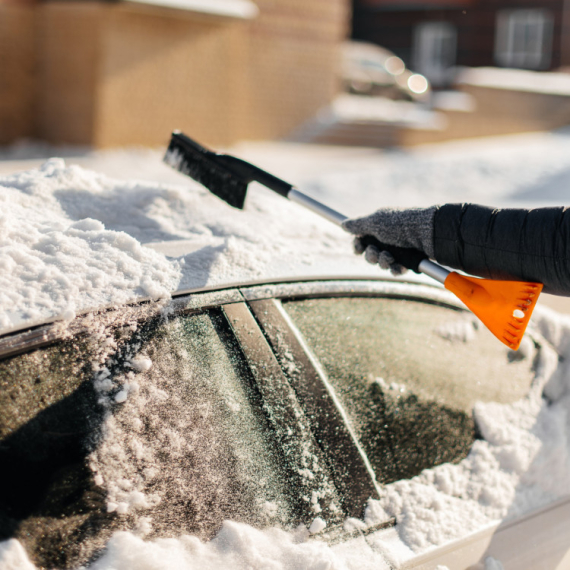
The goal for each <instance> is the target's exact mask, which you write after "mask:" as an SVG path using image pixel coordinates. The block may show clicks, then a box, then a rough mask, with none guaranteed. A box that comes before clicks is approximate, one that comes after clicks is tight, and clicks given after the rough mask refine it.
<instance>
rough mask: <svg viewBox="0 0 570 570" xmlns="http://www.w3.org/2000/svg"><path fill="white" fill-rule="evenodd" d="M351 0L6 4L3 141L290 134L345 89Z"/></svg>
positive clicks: (2, 21) (146, 141)
mask: <svg viewBox="0 0 570 570" xmlns="http://www.w3.org/2000/svg"><path fill="white" fill-rule="evenodd" d="M349 21H350V2H349V0H310V1H309V2H306V1H304V0H255V2H252V1H251V0H136V1H135V0H133V1H123V0H119V1H114V2H107V1H104V0H83V1H80V2H79V1H77V2H75V1H65V0H63V1H62V0H51V1H39V2H37V3H36V2H33V1H32V0H0V66H1V69H2V73H1V74H0V144H9V143H12V142H14V141H16V140H18V139H20V138H23V137H29V138H35V139H41V140H45V141H48V142H51V143H56V144H57V143H66V144H82V145H91V146H95V147H110V146H120V145H133V144H141V145H159V144H164V143H166V142H167V141H168V138H169V133H170V131H171V130H172V129H175V128H179V129H182V130H185V131H187V132H188V133H190V134H192V136H195V137H196V138H197V139H199V140H203V141H204V142H206V143H208V144H212V145H225V144H230V143H232V142H234V141H237V140H242V139H272V138H278V137H283V136H284V135H287V134H288V133H289V132H291V131H292V130H293V129H294V128H295V127H296V126H298V125H299V124H300V123H302V122H303V121H305V120H306V119H308V118H309V117H311V116H312V115H313V114H314V113H315V112H316V111H317V110H318V109H320V108H321V107H323V106H325V105H327V104H328V103H329V102H330V101H331V100H332V99H333V98H334V96H335V95H336V93H337V90H338V65H339V49H340V45H341V43H342V41H343V40H344V39H345V38H346V36H347V35H348V33H349Z"/></svg>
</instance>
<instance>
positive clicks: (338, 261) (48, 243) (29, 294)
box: [0, 135, 570, 570]
mask: <svg viewBox="0 0 570 570" xmlns="http://www.w3.org/2000/svg"><path fill="white" fill-rule="evenodd" d="M541 137H542V138H540V140H539V139H537V138H536V137H533V138H532V139H530V138H528V137H523V138H518V139H517V140H518V147H517V145H514V146H513V145H511V146H510V147H509V149H505V151H502V150H501V149H500V147H501V145H502V144H504V140H506V139H503V140H502V141H498V143H497V145H496V146H495V147H493V145H489V144H488V143H485V144H484V145H483V144H481V146H480V148H479V149H478V150H477V149H475V150H473V149H474V148H475V147H473V146H471V150H469V151H466V148H467V146H466V145H468V144H472V143H463V145H462V144H456V145H455V146H454V149H451V147H450V146H447V147H446V146H445V145H444V146H442V147H441V148H443V150H444V152H442V153H440V154H439V155H436V154H435V153H434V154H433V156H431V155H430V152H431V151H425V152H423V154H422V152H420V153H418V154H416V155H415V156H414V157H411V158H410V157H408V158H406V156H404V155H401V154H395V153H392V154H390V155H387V156H386V157H385V158H380V157H379V156H377V155H374V156H372V157H371V158H372V161H373V162H374V164H373V165H372V164H371V163H369V164H366V165H365V164H363V163H360V164H358V165H357V167H356V168H352V169H348V168H346V169H345V170H344V171H343V172H340V171H339V170H336V171H334V170H333V171H331V172H329V173H328V174H327V175H326V176H325V175H321V176H319V177H318V178H316V179H315V181H314V182H313V183H312V185H309V186H308V187H307V186H306V188H307V189H308V190H311V191H312V192H313V193H314V194H315V195H316V197H319V196H322V195H323V194H324V195H325V198H326V191H327V190H328V191H329V192H330V191H331V189H335V188H336V189H340V190H342V191H343V192H344V193H343V194H337V198H335V200H336V203H333V204H332V205H333V206H335V207H339V206H340V208H341V209H343V210H344V211H346V213H348V214H353V213H355V212H354V210H352V211H351V210H350V208H351V207H355V205H356V206H357V207H363V206H362V204H364V206H365V207H366V208H368V204H372V207H374V204H373V202H374V199H372V198H370V196H371V194H370V193H371V192H373V193H375V194H374V195H375V196H377V199H376V205H377V206H379V205H380V204H379V203H378V202H380V201H382V203H383V204H384V205H400V206H402V205H412V204H414V205H431V204H432V203H434V202H438V201H443V200H454V201H460V200H462V199H465V198H463V196H469V199H470V200H472V201H481V202H488V201H490V200H492V201H493V203H495V204H496V203H497V201H500V202H501V203H502V204H501V205H504V204H507V203H509V202H510V204H511V205H512V204H513V203H518V204H522V203H524V202H525V201H528V202H533V201H540V202H541V203H544V201H545V200H546V199H550V200H553V201H554V200H555V201H560V200H561V199H562V197H563V196H565V188H566V184H565V183H564V176H565V174H566V172H568V168H567V165H568V152H567V151H568V146H570V145H569V142H570V139H568V137H564V136H562V135H553V136H550V135H548V136H546V135H545V136H542V135H541ZM537 141H538V142H537ZM540 141H542V142H540ZM497 149H499V150H497ZM121 168H123V164H121ZM277 173H278V174H279V172H277ZM517 177H519V178H520V181H519V182H517ZM545 181H547V182H545ZM545 191H548V192H549V193H545ZM381 192H383V194H382V195H381V198H382V200H380V198H379V196H380V193H381ZM366 195H367V196H369V199H368V201H366V200H364V197H365V196H366ZM0 201H1V204H0V308H1V310H0V332H7V331H9V330H15V329H17V328H20V327H22V326H28V325H29V324H32V323H39V322H44V321H45V320H49V319H53V318H56V317H58V316H59V317H62V316H63V317H67V318H71V317H72V316H73V314H74V313H76V312H80V311H84V310H88V309H89V308H94V307H100V306H107V305H112V304H120V303H124V302H129V301H133V300H137V299H141V298H145V297H149V296H168V295H169V294H170V293H172V292H174V291H183V290H188V289H205V288H208V287H217V286H220V287H221V286H223V285H225V284H226V285H227V284H231V283H233V282H236V281H249V282H252V281H256V280H260V279H266V280H270V279H272V278H275V279H276V280H277V279H278V278H279V277H280V278H287V276H292V277H293V276H295V275H296V276H299V275H309V274H311V275H315V276H318V275H319V272H320V274H321V275H326V274H328V275H331V274H332V275H343V274H344V275H346V276H350V274H354V275H357V274H358V275H363V276H371V277H374V276H378V270H377V268H374V267H371V266H368V265H367V264H365V263H364V262H363V261H362V260H361V259H360V258H358V257H356V256H353V255H352V253H351V248H350V239H347V236H346V235H345V234H343V232H342V231H341V230H339V229H338V228H336V227H334V226H332V225H331V224H329V223H328V222H326V221H324V220H320V219H319V218H317V217H316V216H314V215H313V214H311V213H310V212H306V211H304V210H303V209H302V208H300V207H299V206H297V205H295V204H291V203H289V202H287V201H285V200H283V199H282V198H280V197H278V196H274V195H272V194H271V193H269V192H265V191H261V190H259V189H255V188H252V191H251V193H250V195H249V196H248V199H247V205H246V209H245V211H243V212H238V211H236V210H232V209H230V207H229V206H226V205H225V204H222V203H221V202H219V201H218V200H217V199H216V198H214V197H213V196H211V195H210V194H209V193H208V192H207V191H205V190H203V189H202V188H201V187H199V186H197V185H195V184H193V183H192V182H191V181H186V180H185V181H184V183H183V184H182V183H180V184H174V183H173V184H168V185H166V184H163V183H158V182H135V181H117V180H113V179H110V178H107V177H105V176H103V175H101V174H97V173H95V172H92V171H90V170H85V169H83V168H80V167H78V166H66V165H65V163H64V162H63V161H62V160H60V159H52V160H49V161H48V162H46V163H45V164H44V165H43V166H42V167H41V168H39V169H32V170H27V171H24V172H20V173H17V174H12V175H9V176H4V177H3V178H1V179H0ZM359 202H360V206H359V205H358V204H359ZM345 207H346V209H344V208H345ZM370 209H372V208H370ZM356 213H357V212H356ZM363 213H364V212H363ZM534 322H535V326H536V329H537V331H538V333H539V334H538V335H537V338H539V339H540V335H542V336H543V337H544V339H545V340H541V343H542V344H543V346H544V348H545V350H542V351H541V353H540V357H539V358H537V360H536V363H535V364H536V368H537V380H536V382H535V384H534V386H533V388H532V390H531V393H530V394H529V396H528V397H527V398H524V399H523V400H521V401H519V402H516V403H515V404H511V405H499V404H495V403H487V404H480V405H477V407H476V409H475V416H476V419H477V422H478V426H479V428H480V430H481V433H482V435H483V436H484V439H481V440H477V442H476V443H475V445H474V446H473V449H472V451H471V453H470V454H469V456H468V457H467V458H466V459H465V460H463V461H461V462H460V463H458V464H446V465H441V466H439V467H437V468H435V469H430V470H426V471H424V472H423V473H422V474H421V475H420V476H418V477H415V478H413V479H411V480H406V481H400V482H396V483H394V484H391V485H387V486H386V487H385V488H384V495H383V496H382V498H381V500H380V501H374V502H371V503H370V504H369V508H368V510H367V513H366V523H367V524H375V523H376V522H378V521H381V520H384V519H385V518H386V517H389V516H394V517H396V518H397V523H398V525H397V532H398V533H399V536H400V538H401V539H402V541H403V542H404V544H405V547H406V548H407V549H408V550H407V551H406V552H404V553H403V554H402V552H401V551H396V550H395V549H392V548H391V546H390V544H389V543H388V542H385V543H383V542H382V541H383V540H384V538H383V537H380V539H379V541H378V542H376V543H375V547H376V551H373V550H371V549H370V548H369V545H368V544H367V543H366V541H365V540H364V539H363V538H360V539H358V540H357V541H354V542H353V543H351V544H340V545H337V546H334V547H333V548H330V547H328V546H327V545H325V544H323V543H319V542H316V541H308V542H303V541H299V540H298V536H297V535H295V533H288V532H284V531H282V530H279V529H266V530H263V531H261V530H256V529H253V528H251V527H248V526H247V525H244V524H240V523H236V522H230V521H228V522H226V523H224V525H223V527H222V529H221V531H220V533H219V534H218V535H217V537H216V538H214V539H213V540H212V541H210V542H208V543H202V542H200V541H199V540H198V539H197V538H196V537H190V536H183V537H173V538H169V539H159V540H155V541H144V540H143V539H142V538H141V537H139V536H137V535H135V534H134V533H127V532H124V533H118V534H116V535H114V536H113V537H112V538H111V541H110V542H109V543H108V545H107V549H106V551H105V553H104V555H103V557H102V558H101V559H99V560H98V561H96V562H95V563H94V565H93V566H92V568H93V569H94V570H108V569H110V568H117V569H121V570H122V569H126V568H132V567H134V566H140V567H142V566H145V567H149V568H150V567H152V568H153V569H157V570H159V569H160V570H162V569H166V568H181V569H184V570H186V569H190V568H202V569H204V570H206V569H208V570H209V569H210V568H212V569H213V568H221V567H230V566H231V567H235V568H245V567H258V568H261V567H268V566H271V567H274V568H309V567H311V568H317V567H319V568H320V567H327V568H349V567H350V568H385V567H386V564H385V563H384V558H383V556H382V554H380V552H383V553H384V554H385V555H386V557H387V558H389V559H391V560H392V562H394V564H396V565H397V564H398V563H399V562H403V560H402V558H404V559H405V558H406V557H407V556H409V557H412V556H413V554H414V553H416V554H417V553H420V552H426V551H428V550H430V549H432V548H434V547H435V546H437V545H441V544H444V543H446V542H447V541H450V540H453V539H455V538H457V537H461V536H465V535H467V534H468V533H470V532H472V531H473V530H475V529H480V528H483V527H484V526H486V525H489V524H491V523H492V522H493V521H497V520H500V519H503V518H505V517H509V516H510V517H513V516H517V515H519V514H520V513H522V512H527V511H529V510H532V509H534V508H536V507H537V506H540V505H545V504H548V503H550V502H551V501H553V500H555V499H556V498H558V497H563V496H567V495H569V494H570V476H569V475H568V474H569V473H570V448H569V444H568V436H567V434H568V418H569V417H570V414H569V412H568V411H569V409H570V386H569V378H570V375H569V374H568V370H567V367H568V362H569V359H568V358H565V359H563V360H562V362H561V363H559V355H562V356H565V355H567V354H568V352H569V350H570V348H569V347H570V343H569V339H570V320H569V319H568V318H567V317H566V318H565V317H561V316H559V315H556V314H554V313H552V312H549V311H548V310H545V309H542V308H541V307H540V306H539V307H537V310H536V311H535V318H534ZM529 342H530V341H529ZM543 387H544V391H545V393H546V396H547V397H548V400H546V399H544V398H542V394H543ZM348 522H349V523H351V522H352V524H357V522H355V521H348ZM383 536H384V535H383ZM370 540H372V537H371V538H370ZM399 557H400V558H399ZM0 562H4V563H7V564H9V565H10V567H13V568H17V569H18V570H24V569H26V570H28V569H32V568H34V566H33V565H32V564H31V563H30V561H29V560H28V559H27V555H26V554H25V552H24V550H23V548H22V547H21V546H20V544H19V543H18V542H17V541H16V540H10V541H6V542H3V543H0ZM0 565H1V564H0Z"/></svg>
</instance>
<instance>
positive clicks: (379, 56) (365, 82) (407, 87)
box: [341, 41, 431, 102]
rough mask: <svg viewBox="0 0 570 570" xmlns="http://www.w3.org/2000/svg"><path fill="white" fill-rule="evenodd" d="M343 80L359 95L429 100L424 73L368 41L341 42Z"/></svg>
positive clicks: (428, 85) (350, 89) (428, 86)
mask: <svg viewBox="0 0 570 570" xmlns="http://www.w3.org/2000/svg"><path fill="white" fill-rule="evenodd" d="M341 75H342V83H343V87H344V89H345V90H346V91H347V92H349V93H353V94H357V95H369V96H383V97H388V98H390V99H403V100H408V101H419V102H427V101H428V100H429V98H430V93H431V87H430V84H429V81H428V80H427V79H426V77H424V76H423V75H421V74H419V73H414V72H413V71H410V70H409V69H407V68H406V64H405V63H404V62H403V61H402V59H400V58H399V57H398V56H397V55H395V54H394V53H393V52H391V51H389V50H387V49H385V48H382V47H380V46H377V45H375V44H372V43H368V42H359V41H347V42H345V43H344V44H343V46H342V66H341Z"/></svg>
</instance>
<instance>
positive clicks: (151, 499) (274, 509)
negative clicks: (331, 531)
mask: <svg viewBox="0 0 570 570" xmlns="http://www.w3.org/2000/svg"><path fill="white" fill-rule="evenodd" d="M109 346H112V347H113V348H112V350H108V351H107V352H106V353H105V351H104V350H103V348H104V347H109ZM102 347H103V348H102ZM102 355H103V356H102ZM0 388H1V389H0V464H1V465H2V466H3V469H2V470H0V477H1V478H2V479H1V483H0V534H2V536H0V538H8V537H10V536H16V537H17V538H19V539H20V540H21V541H22V542H23V543H24V545H25V546H26V549H27V550H28V552H29V554H30V556H31V558H32V560H33V561H34V562H35V563H36V564H39V565H41V566H47V567H70V566H73V567H75V566H77V565H79V564H82V563H85V562H86V560H87V559H88V558H89V557H90V556H91V555H92V554H93V553H94V552H95V551H96V550H97V548H100V547H101V546H102V545H103V544H104V542H105V540H107V539H108V537H109V536H110V533H111V532H112V531H113V530H117V529H134V530H135V531H137V532H140V533H142V534H144V535H145V536H148V537H156V536H172V535H173V533H174V534H180V533H191V534H194V535H197V536H199V537H200V538H202V539H206V538H210V537H212V536H213V535H214V534H215V533H216V532H217V531H218V530H219V528H220V526H221V524H222V522H223V520H225V519H231V520H235V521H242V522H247V523H250V524H253V525H255V526H257V527H262V526H266V525H285V526H290V525H293V524H297V522H298V521H299V520H300V518H302V515H301V511H302V510H303V509H304V508H305V507H304V506H302V505H301V503H302V498H301V497H300V496H299V495H300V493H299V489H297V488H295V487H294V485H293V484H292V483H291V481H289V479H288V478H287V476H286V474H287V470H286V468H285V467H284V466H285V463H286V458H285V457H284V454H283V452H282V450H281V448H280V447H279V445H278V444H277V442H276V439H275V435H274V432H273V430H272V429H271V427H270V425H269V424H268V421H267V418H266V415H265V413H264V411H263V403H262V401H261V398H260V395H259V393H258V390H257V388H256V385H255V383H254V381H253V379H252V376H251V374H250V369H249V368H248V366H247V364H246V362H245V360H244V358H243V356H242V354H241V352H240V349H239V346H238V345H237V343H236V341H235V339H234V337H233V334H232V333H231V330H230V328H229V325H228V323H227V321H226V320H225V317H224V316H223V314H222V312H221V311H220V310H219V309H212V310H209V311H206V312H201V313H194V314H183V315H178V316H176V317H174V318H170V319H169V320H167V319H165V318H164V317H163V316H157V317H154V318H152V319H150V320H148V321H146V322H143V323H142V324H141V323H136V322H130V323H128V324H127V325H126V326H120V327H116V326H112V327H109V328H107V329H106V330H105V331H103V332H102V331H101V327H99V328H98V329H97V334H95V335H91V336H89V335H87V336H85V337H84V338H83V339H82V340H81V339H80V340H77V339H72V340H69V341H64V342H60V343H58V344H56V345H53V346H50V347H47V348H40V349H37V350H34V351H32V352H29V353H27V354H22V355H19V356H14V357H11V358H6V359H4V360H2V361H0ZM70 535H73V536H75V537H76V538H75V539H74V540H71V541H70V540H68V539H67V538H66V537H69V536H70Z"/></svg>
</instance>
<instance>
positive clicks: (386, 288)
mask: <svg viewBox="0 0 570 570" xmlns="http://www.w3.org/2000/svg"><path fill="white" fill-rule="evenodd" d="M240 291H241V293H242V295H243V297H244V299H245V300H246V301H258V300H262V299H273V298H276V299H284V298H299V297H302V298H305V299H306V298H312V297H322V296H327V297H333V296H341V295H342V296H359V297H362V296H374V297H376V296H382V297H396V298H402V299H410V300H419V301H424V302H426V301H427V302H433V303H437V304H441V305H444V306H446V307H449V308H455V309H464V308H465V306H464V305H463V303H461V301H459V299H457V297H455V295H453V293H450V292H449V291H447V290H446V289H444V288H443V287H439V286H431V285H423V284H418V283H410V282H406V283H401V282H397V281H372V280H334V281H329V280H327V281H303V282H298V283H277V284H270V285H256V286H253V287H246V288H243V287H242V288H240Z"/></svg>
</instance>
